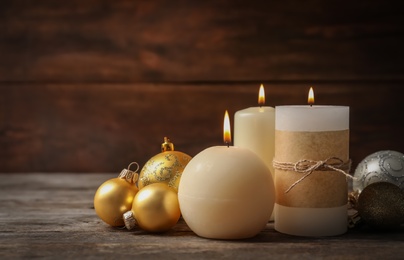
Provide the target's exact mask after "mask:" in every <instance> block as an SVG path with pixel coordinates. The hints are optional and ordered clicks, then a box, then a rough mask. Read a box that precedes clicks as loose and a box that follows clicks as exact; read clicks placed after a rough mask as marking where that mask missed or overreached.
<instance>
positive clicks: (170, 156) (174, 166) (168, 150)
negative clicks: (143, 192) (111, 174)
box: [138, 137, 191, 192]
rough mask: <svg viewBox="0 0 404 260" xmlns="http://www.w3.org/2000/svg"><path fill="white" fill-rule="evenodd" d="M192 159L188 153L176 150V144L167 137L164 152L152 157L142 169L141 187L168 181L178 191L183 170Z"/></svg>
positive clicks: (140, 176)
mask: <svg viewBox="0 0 404 260" xmlns="http://www.w3.org/2000/svg"><path fill="white" fill-rule="evenodd" d="M190 160H191V156H189V155H188V154H185V153H183V152H179V151H174V145H173V144H172V143H171V142H170V140H169V139H168V138H167V137H165V138H164V143H163V144H162V152H161V153H159V154H157V155H155V156H153V157H152V158H150V160H148V161H147V162H146V164H145V165H144V166H143V168H142V170H141V171H140V175H139V181H138V187H139V189H142V188H143V187H146V186H147V185H150V184H152V183H167V184H168V186H170V187H172V188H173V189H174V190H175V191H176V192H178V185H179V183H180V179H181V175H182V172H183V171H184V168H185V166H186V165H187V164H188V162H189V161H190Z"/></svg>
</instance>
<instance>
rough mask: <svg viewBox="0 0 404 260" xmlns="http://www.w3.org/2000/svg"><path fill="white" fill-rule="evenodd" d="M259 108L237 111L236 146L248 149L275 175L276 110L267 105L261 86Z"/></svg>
mask: <svg viewBox="0 0 404 260" xmlns="http://www.w3.org/2000/svg"><path fill="white" fill-rule="evenodd" d="M258 103H259V105H260V106H258V107H249V108H246V109H243V110H240V111H237V112H236V113H235V115H234V146H239V147H244V148H248V149H250V150H251V151H253V152H254V153H256V154H257V155H258V157H260V158H261V159H262V160H263V161H264V163H265V164H266V165H267V166H268V168H269V170H270V171H271V173H272V176H273V174H274V169H273V166H272V160H273V158H274V153H275V108H273V107H270V106H263V105H264V104H265V92H264V87H263V85H261V87H260V91H259V97H258Z"/></svg>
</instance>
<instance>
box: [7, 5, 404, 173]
mask: <svg viewBox="0 0 404 260" xmlns="http://www.w3.org/2000/svg"><path fill="white" fill-rule="evenodd" d="M399 3H400V2H399V1H382V0H371V1H334V0H332V1H321V0H309V1H297V0H291V1H229V0H223V1H185V0H184V1H180V0H174V1H162V0H157V1H134V0H131V1H124V0H115V1H113V0H104V1H94V0H86V1H79V0H71V1H51V0H36V1H27V0H14V1H12V0H2V1H1V2H0V172H117V173H118V172H120V171H121V169H123V168H124V167H126V166H127V165H128V164H129V163H130V162H132V161H137V162H138V163H139V164H140V165H141V166H142V165H143V164H144V163H145V162H146V161H147V160H148V159H149V158H150V157H152V156H153V155H155V154H157V153H159V152H160V144H161V142H162V140H163V137H164V136H169V137H170V138H171V139H172V140H173V141H174V143H175V146H176V149H177V150H180V151H183V152H185V153H188V154H190V155H191V156H194V155H196V154H197V153H198V152H199V151H201V150H203V149H205V148H207V147H209V146H212V145H222V124H223V113H224V110H225V109H228V110H229V112H230V114H231V116H233V115H234V113H235V112H236V111H237V110H240V109H244V108H246V107H249V106H256V103H257V94H258V87H259V84H260V83H264V86H265V89H266V96H267V105H270V106H277V105H285V104H306V99H307V92H308V89H309V86H314V90H315V96H316V104H329V105H347V106H350V110H351V120H350V122H351V123H350V129H351V142H350V145H351V149H350V152H351V157H352V159H353V163H354V166H355V165H357V164H358V163H359V162H360V160H362V159H363V158H364V157H365V156H367V155H369V154H371V153H373V152H376V151H378V150H396V151H399V152H404V140H403V133H404V127H403V126H402V125H403V122H404V115H403V112H404V102H403V97H404V96H403V94H402V91H401V88H402V87H404V63H403V59H404V51H403V46H404V27H403V26H402V24H404V15H403V8H402V7H401V5H400V4H399ZM231 121H232V122H233V118H232V119H231Z"/></svg>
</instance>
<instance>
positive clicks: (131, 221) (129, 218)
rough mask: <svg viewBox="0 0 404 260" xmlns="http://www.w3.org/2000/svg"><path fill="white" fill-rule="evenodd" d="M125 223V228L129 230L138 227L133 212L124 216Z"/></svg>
mask: <svg viewBox="0 0 404 260" xmlns="http://www.w3.org/2000/svg"><path fill="white" fill-rule="evenodd" d="M123 222H124V223H125V227H126V228H127V229H128V230H132V229H133V228H135V227H136V226H137V222H136V219H135V216H134V215H133V212H132V211H131V210H129V211H127V212H125V213H124V214H123Z"/></svg>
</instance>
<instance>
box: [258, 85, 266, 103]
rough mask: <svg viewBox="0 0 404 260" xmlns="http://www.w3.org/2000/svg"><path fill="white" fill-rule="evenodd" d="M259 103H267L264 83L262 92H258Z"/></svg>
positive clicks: (261, 87)
mask: <svg viewBox="0 0 404 260" xmlns="http://www.w3.org/2000/svg"><path fill="white" fill-rule="evenodd" d="M258 105H260V106H263V105H265V90H264V85H262V84H261V86H260V92H259V94H258Z"/></svg>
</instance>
